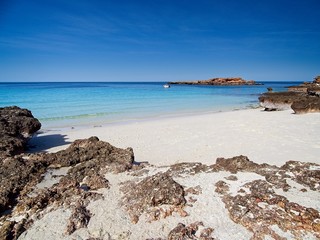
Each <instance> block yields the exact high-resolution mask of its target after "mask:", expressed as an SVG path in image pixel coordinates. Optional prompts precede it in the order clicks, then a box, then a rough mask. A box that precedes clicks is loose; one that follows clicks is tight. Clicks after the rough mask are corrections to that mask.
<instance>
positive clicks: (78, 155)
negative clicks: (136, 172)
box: [0, 137, 134, 235]
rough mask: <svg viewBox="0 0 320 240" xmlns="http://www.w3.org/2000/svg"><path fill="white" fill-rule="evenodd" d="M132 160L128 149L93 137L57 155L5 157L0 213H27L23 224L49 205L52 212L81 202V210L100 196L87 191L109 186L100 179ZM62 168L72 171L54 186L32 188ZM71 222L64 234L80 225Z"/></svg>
mask: <svg viewBox="0 0 320 240" xmlns="http://www.w3.org/2000/svg"><path fill="white" fill-rule="evenodd" d="M133 161H134V155H133V151H132V149H131V148H128V149H119V148H116V147H114V146H112V145H110V144H109V143H106V142H103V141H99V139H98V138H97V137H91V138H89V139H83V140H77V141H75V142H74V143H73V144H71V145H70V146H69V147H68V148H67V149H66V150H62V151H59V152H57V153H51V154H47V153H41V154H29V155H28V156H24V155H20V156H15V157H10V158H6V159H5V160H3V161H1V162H0V211H1V214H3V213H4V212H6V211H8V210H10V211H13V212H12V214H19V213H23V212H28V216H26V218H25V220H24V221H25V222H26V223H27V222H29V220H30V217H31V216H33V217H35V214H36V216H37V218H39V217H41V211H42V210H44V209H46V208H48V207H49V206H50V207H53V209H54V208H57V207H59V206H64V207H66V206H70V207H71V206H73V204H74V202H77V201H82V202H83V204H82V205H81V206H82V207H84V208H85V206H86V204H88V203H89V202H90V201H91V200H97V199H100V198H101V197H102V196H101V194H98V193H95V192H91V191H90V190H96V189H99V188H108V187H109V183H108V180H107V179H105V178H104V174H105V173H106V172H115V173H118V172H123V171H127V170H129V169H131V167H132V165H133ZM62 166H63V167H72V168H71V169H70V170H69V171H68V173H67V175H66V176H64V177H62V178H61V179H60V181H59V182H58V183H57V184H54V185H53V186H52V187H50V188H46V189H42V190H37V189H36V188H35V185H36V184H38V183H39V182H40V181H41V180H42V178H43V175H44V174H45V173H46V171H47V170H48V169H49V168H58V167H62ZM35 190H36V191H35ZM34 191H35V192H34ZM32 192H33V193H32ZM30 193H31V194H30ZM74 209H79V208H74ZM81 209H82V208H81ZM82 210H83V209H82ZM83 211H84V210H83ZM83 211H82V212H83ZM76 213H77V214H78V213H79V211H78V210H77V211H76ZM76 213H75V214H76ZM80 213H81V211H80ZM8 217H10V214H9V215H6V214H5V215H4V216H3V217H2V219H0V220H3V219H5V218H8ZM70 221H71V220H70ZM84 221H86V220H84ZM71 223H72V224H71ZM71 223H70V226H69V227H68V229H69V230H68V231H67V232H68V233H71V232H72V231H73V230H76V229H77V228H79V226H83V223H82V222H80V223H78V222H76V221H75V220H72V221H71ZM15 228H16V224H15V225H14V226H13V227H12V228H11V229H9V228H8V229H9V230H10V231H9V232H8V235H10V234H11V235H12V233H11V232H13V231H14V229H15ZM72 229H73V230H72Z"/></svg>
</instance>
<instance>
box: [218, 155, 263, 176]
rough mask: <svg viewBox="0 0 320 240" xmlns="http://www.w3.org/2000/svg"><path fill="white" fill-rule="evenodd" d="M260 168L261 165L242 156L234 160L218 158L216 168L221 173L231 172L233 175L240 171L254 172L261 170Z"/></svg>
mask: <svg viewBox="0 0 320 240" xmlns="http://www.w3.org/2000/svg"><path fill="white" fill-rule="evenodd" d="M259 166H260V165H259V164H257V163H254V162H252V161H250V160H249V159H248V157H246V156H242V155H241V156H237V157H233V158H218V159H217V160H216V164H215V167H216V168H217V169H218V170H219V171H229V172H231V173H233V174H235V173H237V172H238V171H249V172H252V171H254V170H255V169H257V168H259Z"/></svg>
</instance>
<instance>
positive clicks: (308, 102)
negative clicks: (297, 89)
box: [291, 96, 320, 114]
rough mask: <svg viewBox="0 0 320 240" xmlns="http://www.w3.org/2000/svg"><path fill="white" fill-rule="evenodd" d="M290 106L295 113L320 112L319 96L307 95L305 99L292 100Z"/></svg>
mask: <svg viewBox="0 0 320 240" xmlns="http://www.w3.org/2000/svg"><path fill="white" fill-rule="evenodd" d="M291 108H292V110H293V111H294V113H296V114H302V113H312V112H320V97H318V96H308V97H306V98H305V99H302V100H297V101H294V102H293V103H292V105H291Z"/></svg>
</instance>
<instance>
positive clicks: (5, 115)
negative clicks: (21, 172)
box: [0, 107, 41, 157]
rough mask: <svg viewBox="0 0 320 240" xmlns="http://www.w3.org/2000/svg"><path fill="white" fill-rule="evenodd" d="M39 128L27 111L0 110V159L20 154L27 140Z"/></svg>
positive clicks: (20, 109) (16, 109)
mask: <svg viewBox="0 0 320 240" xmlns="http://www.w3.org/2000/svg"><path fill="white" fill-rule="evenodd" d="M40 127H41V124H40V122H39V121H38V119H36V118H34V117H33V115H32V113H31V112H30V111H29V110H27V109H22V108H19V107H5V108H0V157H5V156H13V155H15V154H18V153H22V152H23V151H24V150H25V147H26V143H27V139H28V138H29V137H30V136H32V135H33V134H34V133H35V132H36V131H38V130H39V129H40Z"/></svg>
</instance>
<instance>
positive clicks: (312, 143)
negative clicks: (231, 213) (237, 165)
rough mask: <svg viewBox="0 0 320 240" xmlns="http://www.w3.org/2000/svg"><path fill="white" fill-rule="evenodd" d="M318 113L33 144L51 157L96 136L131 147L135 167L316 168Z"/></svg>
mask: <svg viewBox="0 0 320 240" xmlns="http://www.w3.org/2000/svg"><path fill="white" fill-rule="evenodd" d="M319 126H320V114H319V113H313V114H304V115H295V114H293V113H292V111H291V110H287V111H279V112H264V111H263V110H262V109H248V110H239V111H233V112H221V113H210V114H202V115H195V116H182V117H174V118H163V119H156V120H148V121H140V122H131V123H126V124H110V125H104V126H99V127H94V126H92V127H87V128H74V129H71V126H70V129H69V130H66V129H64V130H55V131H49V132H45V133H42V134H39V135H38V137H37V138H34V139H33V140H32V141H31V144H32V145H36V146H37V147H36V148H35V149H34V151H38V150H39V149H41V150H44V151H49V152H56V151H58V150H61V149H64V148H66V147H67V143H68V142H69V143H70V142H72V141H74V140H76V139H82V138H88V137H90V136H97V137H99V139H100V140H103V141H107V142H109V143H111V144H112V145H114V146H116V147H120V148H127V147H132V148H133V150H134V153H135V160H136V161H137V162H149V163H151V164H154V165H170V164H174V163H178V162H202V163H205V164H212V163H215V160H216V158H218V157H225V158H227V157H233V156H237V155H245V156H248V157H249V159H250V160H251V161H254V162H257V163H269V164H274V165H278V166H280V165H282V164H284V163H285V162H286V161H288V160H296V161H303V162H314V163H318V164H319V163H320V157H319V156H320V127H319Z"/></svg>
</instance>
